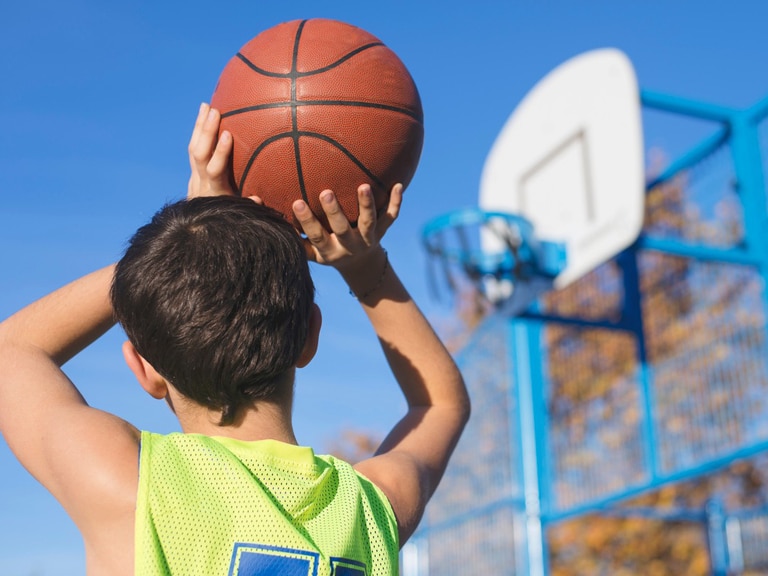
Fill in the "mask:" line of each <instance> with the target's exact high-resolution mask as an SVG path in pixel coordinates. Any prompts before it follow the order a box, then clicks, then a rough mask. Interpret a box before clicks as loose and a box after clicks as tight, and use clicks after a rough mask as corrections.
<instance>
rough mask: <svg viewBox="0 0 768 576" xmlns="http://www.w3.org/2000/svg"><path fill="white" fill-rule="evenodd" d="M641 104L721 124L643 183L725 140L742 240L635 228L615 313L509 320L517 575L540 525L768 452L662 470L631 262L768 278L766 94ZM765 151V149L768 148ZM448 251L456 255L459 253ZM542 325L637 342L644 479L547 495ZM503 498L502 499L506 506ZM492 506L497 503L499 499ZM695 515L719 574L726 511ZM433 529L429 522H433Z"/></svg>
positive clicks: (749, 448) (756, 445) (443, 221)
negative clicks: (737, 101) (737, 268)
mask: <svg viewBox="0 0 768 576" xmlns="http://www.w3.org/2000/svg"><path fill="white" fill-rule="evenodd" d="M640 98H641V102H642V105H643V106H644V107H646V108H652V109H656V110H661V111H666V112H670V113H672V114H679V115H684V116H688V117H692V118H698V119H702V120H708V121H712V122H715V123H717V124H718V125H719V126H718V127H717V128H716V129H715V130H714V132H713V134H712V135H711V136H709V137H707V138H705V139H704V140H702V141H701V142H700V143H699V144H697V145H696V146H694V147H693V148H691V149H690V150H689V151H688V152H687V153H686V154H684V155H683V156H682V157H680V158H678V159H677V160H675V161H674V162H673V163H672V164H671V165H670V166H669V167H668V168H667V169H666V170H664V171H663V172H662V173H661V174H659V175H658V176H657V177H655V178H654V179H653V180H651V181H649V182H648V183H647V188H648V189H650V188H652V187H654V186H657V185H659V184H661V183H664V182H666V181H668V180H670V179H671V178H673V177H674V176H675V175H676V174H678V173H679V172H680V171H681V170H685V169H687V168H689V167H691V166H693V165H695V164H697V163H698V162H700V161H701V160H702V159H704V158H706V157H708V156H709V155H710V154H712V153H713V152H714V151H716V150H718V149H719V148H720V147H722V146H723V145H724V144H726V143H727V144H728V145H729V146H730V150H731V154H732V162H733V166H734V170H735V173H736V175H737V179H738V188H737V192H738V194H739V196H740V199H741V202H742V204H743V213H744V241H743V242H742V243H741V245H738V246H735V247H733V248H718V247H714V246H704V245H700V244H695V243H692V242H684V241H680V240H673V239H669V238H659V237H653V236H651V235H648V234H643V235H641V237H640V238H638V240H637V242H636V243H635V244H634V245H633V246H630V247H629V248H627V249H626V250H624V251H623V252H622V253H621V254H619V255H618V256H617V258H616V263H617V265H618V267H619V269H620V270H621V273H622V282H623V289H624V301H623V308H622V310H621V315H620V318H619V319H618V320H617V321H608V320H588V319H584V318H579V317H561V316H557V315H555V314H552V313H546V312H542V311H541V310H539V309H538V308H537V307H536V306H533V307H532V308H531V309H529V310H527V311H526V312H525V313H523V314H521V315H517V316H514V317H510V318H509V319H508V326H507V335H506V337H507V345H508V350H509V355H510V357H511V359H512V367H511V370H512V381H513V382H514V384H513V385H512V386H511V388H510V391H509V393H510V394H512V395H513V398H512V400H513V401H512V403H511V405H512V406H513V410H514V411H515V413H514V414H510V422H514V423H516V426H515V427H514V428H512V429H511V430H510V434H513V435H517V439H515V440H516V441H518V442H519V446H520V462H518V463H513V465H514V464H516V465H519V466H520V473H521V477H520V479H521V482H522V485H523V489H524V494H523V496H524V498H523V501H522V502H520V501H518V500H517V499H511V500H510V502H512V503H513V504H516V505H517V506H519V507H520V508H521V513H522V516H523V518H524V526H525V534H526V542H525V543H524V545H521V543H519V542H516V544H515V545H516V546H517V554H516V558H517V566H516V573H520V574H529V575H530V576H546V575H547V574H549V566H548V558H547V557H548V551H547V539H546V530H547V526H548V525H550V524H552V523H555V522H560V521H563V520H565V519H569V518H573V517H576V516H579V515H582V514H585V513H590V512H596V511H601V510H606V509H609V508H610V507H611V506H612V505H614V504H617V503H619V502H622V501H626V500H628V499H630V498H632V497H635V496H638V495H640V494H642V493H645V492H648V491H652V490H655V489H658V488H660V487H661V486H663V485H666V484H669V483H673V482H678V481H683V480H688V479H692V478H696V477H699V476H702V475H706V474H709V473H712V472H715V471H717V470H720V469H722V468H723V467H725V466H726V465H728V464H729V463H731V462H732V461H734V460H736V459H740V458H746V457H749V456H753V455H755V454H758V453H761V452H765V451H768V439H765V440H761V441H756V442H752V443H749V444H746V445H742V446H740V447H739V448H738V449H735V450H731V451H730V452H729V453H727V454H722V455H718V456H717V457H712V458H709V459H708V460H706V461H703V462H698V463H697V464H696V465H694V466H688V467H686V468H685V469H676V470H675V471H673V472H665V471H664V470H663V467H662V465H661V460H660V454H659V440H658V438H657V423H656V422H655V421H654V417H655V412H656V410H655V406H656V398H655V397H654V394H655V388H654V385H653V381H654V373H653V367H652V366H651V365H650V364H649V362H648V356H647V345H646V341H645V330H644V326H643V315H642V306H641V304H642V303H641V292H640V274H639V269H638V253H639V251H641V250H643V251H648V250H652V251H660V252H664V253H667V254H671V255H678V256H683V257H686V258H690V259H693V260H696V261H702V262H708V261H713V262H722V263H731V264H739V265H744V266H749V267H752V268H755V269H757V270H758V271H759V272H760V274H761V275H762V277H763V279H764V280H765V281H766V285H768V200H767V199H766V177H765V174H764V173H763V170H764V165H763V161H762V158H761V153H760V140H759V137H760V135H759V132H758V126H757V123H758V122H760V121H763V120H765V119H766V117H768V98H765V99H764V100H762V101H761V102H759V103H757V104H756V105H755V106H753V107H751V108H749V109H747V110H736V109H731V108H728V107H724V106H716V105H711V104H706V103H702V102H697V101H693V100H687V99H683V98H678V97H675V96H669V95H665V94H659V93H656V92H650V91H641V93H640ZM766 153H768V151H766ZM471 212H473V211H464V214H463V215H461V214H453V215H448V216H445V217H441V218H438V219H435V220H434V221H432V222H430V223H429V224H428V225H427V227H425V231H424V238H425V241H426V238H427V237H429V235H430V234H434V233H435V232H436V231H437V230H439V229H441V228H445V227H446V226H452V225H457V224H460V223H461V222H460V220H461V219H462V218H464V219H467V218H478V217H480V216H478V214H480V212H479V211H475V212H477V213H476V214H475V215H474V216H472V215H471ZM451 257H457V258H459V259H461V258H463V257H464V256H462V255H458V256H457V255H452V256H451ZM762 305H763V311H764V314H765V317H766V318H768V289H766V290H764V291H763V293H762ZM548 323H560V324H566V325H575V326H580V327H584V328H604V329H609V330H616V331H620V332H624V333H629V334H631V335H632V336H633V338H634V341H635V343H636V357H637V359H638V374H637V382H638V385H639V401H640V405H641V412H642V415H641V416H642V420H641V436H642V439H643V441H642V447H643V450H644V463H645V470H646V475H645V476H644V478H643V479H642V481H640V482H637V483H635V484H634V485H631V486H624V487H623V488H622V489H619V490H617V491H615V492H612V493H604V494H602V495H601V496H599V497H597V498H592V499H590V500H589V501H588V502H582V503H580V504H578V505H571V506H568V507H560V508H558V507H557V505H556V504H554V498H553V496H554V495H553V483H552V481H553V475H552V473H551V472H552V471H551V466H552V462H551V459H550V450H549V443H550V437H549V430H550V422H549V412H548V402H547V401H548V395H549V393H550V391H549V388H550V385H549V383H548V381H547V375H546V374H545V372H544V362H545V356H544V352H545V351H543V350H542V348H541V341H542V331H543V330H544V327H545V326H546V325H547V324H548ZM766 357H768V349H766ZM508 503H509V502H507V504H508ZM496 504H498V503H496ZM696 518H697V519H699V520H702V521H706V522H707V525H708V527H709V535H710V549H711V553H712V569H713V574H714V575H715V576H724V575H725V574H726V573H727V572H728V569H729V558H728V550H727V542H726V541H725V521H726V514H725V511H724V510H723V508H722V504H720V503H719V501H717V500H713V501H712V502H711V503H710V506H709V507H708V509H707V511H706V513H705V514H703V515H697V516H696ZM436 528H437V527H430V528H428V529H436Z"/></svg>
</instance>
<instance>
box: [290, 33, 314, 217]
mask: <svg viewBox="0 0 768 576" xmlns="http://www.w3.org/2000/svg"><path fill="white" fill-rule="evenodd" d="M306 23H307V21H306V20H302V21H301V23H300V24H299V27H298V28H297V29H296V38H295V40H294V44H293V56H292V57H291V76H290V78H291V103H290V104H291V131H292V133H293V154H294V158H295V160H296V175H297V176H298V178H299V190H301V197H302V198H304V202H306V203H307V204H309V197H308V196H307V186H306V184H305V183H304V170H303V168H302V165H301V150H300V149H299V135H298V131H299V119H298V113H297V111H296V78H297V75H298V72H297V71H298V66H299V43H300V42H301V33H302V32H303V31H304V25H305V24H306Z"/></svg>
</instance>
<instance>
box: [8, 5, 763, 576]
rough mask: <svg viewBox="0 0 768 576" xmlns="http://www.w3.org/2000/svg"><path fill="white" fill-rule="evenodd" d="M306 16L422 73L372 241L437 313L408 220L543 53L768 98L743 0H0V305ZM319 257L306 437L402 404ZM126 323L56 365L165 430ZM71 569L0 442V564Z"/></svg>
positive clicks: (96, 262) (447, 200)
mask: <svg viewBox="0 0 768 576" xmlns="http://www.w3.org/2000/svg"><path fill="white" fill-rule="evenodd" d="M308 17H326V18H335V19H339V20H344V21H347V22H350V23H352V24H355V25H357V26H360V27H362V28H365V29H367V30H369V31H370V32H372V33H373V34H375V35H377V36H378V37H379V38H380V39H382V40H383V41H384V42H385V43H386V44H387V45H389V46H390V47H391V48H392V49H393V50H395V52H397V53H398V54H399V55H400V57H401V58H402V60H403V61H404V62H405V64H406V65H407V66H408V68H409V69H410V71H411V73H412V75H413V77H414V79H415V80H416V83H417V85H418V87H419V90H420V93H421V97H422V101H423V105H424V111H425V125H426V137H425V146H424V151H423V155H422V160H421V163H420V166H419V169H418V171H417V173H416V177H415V178H414V180H413V182H412V183H411V186H410V187H409V189H408V190H407V191H406V197H405V204H404V208H403V214H402V217H401V219H400V220H399V222H398V223H397V224H396V226H395V227H394V228H393V229H392V230H391V231H390V234H389V236H388V238H387V239H386V241H385V244H386V246H387V247H388V249H389V252H390V256H391V260H392V262H393V265H394V266H395V268H396V269H397V270H398V271H399V273H400V275H401V276H402V278H403V279H404V281H405V283H406V284H407V285H408V286H409V288H410V289H411V291H412V293H413V295H414V298H415V299H416V300H417V302H418V303H419V304H420V305H421V306H422V307H423V309H424V310H425V311H426V312H427V313H428V314H429V315H430V316H431V317H432V318H434V319H435V321H436V322H443V321H445V319H446V318H447V317H448V315H449V310H448V309H447V308H446V306H445V304H440V303H438V302H435V301H434V300H433V299H432V298H431V296H430V292H429V286H428V277H427V273H426V271H425V266H426V260H425V255H424V253H423V251H422V249H421V247H420V244H419V242H420V239H419V237H420V233H421V228H422V226H423V225H424V223H425V222H426V221H427V220H428V219H430V218H432V217H434V216H437V215H439V214H441V213H443V212H445V211H448V210H451V209H455V208H461V207H468V206H472V205H474V204H476V199H477V187H478V182H479V178H480V173H481V170H482V166H483V161H484V159H485V156H486V154H487V153H488V150H489V149H490V147H491V145H492V143H493V141H494V139H495V137H496V135H497V133H498V131H499V130H500V128H501V126H502V124H503V123H504V121H505V120H506V118H507V116H508V115H509V114H510V112H511V111H512V110H513V108H514V107H515V105H516V104H517V103H518V102H519V101H520V99H521V98H522V97H523V96H524V95H525V93H526V92H527V91H528V90H529V89H530V88H531V87H532V86H533V85H534V84H535V82H536V81H538V80H539V79H540V78H541V77H542V76H544V75H545V74H546V73H547V72H549V71H550V70H551V69H552V68H554V67H555V66H557V65H558V64H560V63H561V62H563V61H565V60H567V59H568V58H570V57H572V56H575V55H577V54H579V53H581V52H583V51H586V50H590V49H594V48H601V47H608V46H611V47H616V48H619V49H621V50H623V51H624V52H625V53H626V54H627V55H628V56H629V57H630V59H631V60H632V61H633V63H634V65H635V67H636V71H637V75H638V79H639V83H640V86H641V87H643V88H646V89H650V90H655V91H659V92H664V93H669V94H674V95H678V96H684V97H688V98H693V99H700V100H704V101H708V102H713V103H717V104H722V105H728V106H736V107H746V106H749V105H751V104H753V103H754V102H756V101H758V100H760V99H762V98H763V97H765V96H766V95H768V74H766V73H765V72H764V68H765V63H766V62H768V42H766V40H765V30H764V28H765V22H766V19H767V18H768V6H767V5H765V4H764V3H763V2H761V1H759V0H751V1H738V0H737V1H735V2H730V3H728V4H727V5H726V3H725V2H712V1H709V0H704V1H699V2H692V1H682V0H679V1H665V2H662V1H661V0H645V1H642V2H641V1H639V0H636V1H627V0H613V1H605V2H603V1H592V0H582V1H579V2H576V1H570V2H568V1H565V0H547V1H538V2H535V1H533V0H527V1H522V0H520V1H512V0H508V1H506V2H502V1H494V0H490V1H485V0H477V1H475V2H452V1H443V2H437V1H421V2H419V1H418V0H408V1H404V0H391V1H389V2H375V3H374V2H360V1H359V0H358V1H354V2H353V1H349V2H346V1H336V2H333V1H328V2H317V1H314V2H310V1H308V0H294V1H293V2H290V3H287V2H286V3H282V2H256V1H253V0H252V1H250V2H244V1H242V2H238V1H233V0H220V1H218V2H201V1H199V0H187V1H185V2H169V1H153V2H151V1H148V0H140V1H132V2H122V3H120V2H96V1H95V0H71V1H68V2H53V1H49V0H25V1H24V2H9V3H7V5H5V6H4V7H3V18H2V20H0V52H1V53H2V54H3V58H2V59H1V60H0V78H1V79H2V80H1V81H2V90H0V122H2V126H3V129H2V131H0V134H2V136H0V191H2V192H1V193H2V204H0V318H4V317H6V316H7V315H9V314H11V313H12V312H13V311H15V310H16V309H17V308H19V307H21V306H22V305H24V304H26V303H28V302H30V301H32V300H34V299H35V298H37V297H40V296H42V295H44V294H45V293H47V292H49V291H51V290H53V289H55V288H57V287H58V286H60V285H61V284H63V283H65V282H67V281H69V280H72V279H74V278H76V277H77V276H79V275H81V274H84V273H86V272H88V271H91V270H92V269H94V268H96V267H100V266H102V265H105V264H107V263H109V262H111V261H113V260H114V259H116V258H117V257H119V254H120V252H121V250H122V248H123V247H124V244H125V241H126V239H127V238H128V237H129V235H130V234H131V233H132V231H133V230H134V229H135V228H136V227H138V226H139V225H141V224H142V223H144V222H145V221H146V220H147V219H148V218H149V217H150V216H151V214H152V213H153V212H154V211H155V210H156V209H157V208H158V207H159V206H160V205H162V204H163V203H164V202H166V201H168V200H173V199H177V198H181V197H182V196H183V194H184V190H185V187H186V180H187V177H188V164H187V157H186V144H187V140H188V137H189V133H190V130H191V126H192V122H193V120H194V117H195V114H196V111H197V108H198V105H199V103H200V102H201V101H206V100H208V99H209V98H210V95H211V92H212V90H213V87H214V85H215V82H216V79H217V77H218V74H219V72H220V71H221V69H222V67H223V66H224V65H225V64H226V62H227V60H228V59H229V58H230V57H231V56H232V55H233V54H234V53H235V52H236V51H237V50H238V48H239V47H240V46H241V45H242V44H244V43H245V42H246V41H248V40H249V39H250V38H251V37H252V36H253V35H255V34H257V33H258V32H260V31H261V30H263V29H265V28H268V27H270V26H272V25H274V24H277V23H279V22H282V21H286V20H292V19H296V18H308ZM658 124H659V123H658V122H657V121H656V119H649V123H648V128H649V130H648V132H647V134H646V138H647V142H646V144H647V146H652V147H658V148H662V149H664V150H667V151H668V153H669V154H671V155H674V154H676V153H679V152H680V151H682V150H683V149H684V148H685V147H686V145H687V144H688V143H690V142H692V141H693V139H695V138H697V137H698V136H699V135H700V134H701V133H702V131H703V130H704V129H703V128H699V127H696V126H689V125H687V124H685V123H683V124H680V125H679V126H677V127H675V126H672V127H669V126H668V127H667V128H666V129H665V128H663V127H659V126H658ZM315 273H316V282H317V286H318V302H319V304H320V306H321V307H322V308H323V311H324V328H323V334H322V337H321V345H320V350H319V355H318V357H317V359H316V360H315V361H314V362H313V363H312V364H311V365H310V366H309V367H307V368H305V369H303V370H301V371H300V372H299V374H298V383H297V402H296V410H295V416H296V431H297V435H298V437H299V440H300V441H301V442H303V443H306V444H310V445H313V446H315V447H317V448H318V449H320V450H322V449H323V447H324V446H326V445H328V443H329V442H330V441H331V440H332V439H333V438H334V437H335V436H337V435H338V433H339V431H340V430H342V429H345V428H358V429H363V430H368V431H371V432H374V433H379V434H383V433H384V432H385V431H386V430H387V427H388V426H389V425H391V424H392V423H393V422H394V421H395V419H396V418H397V417H398V415H399V413H400V411H401V410H402V408H403V404H402V402H401V400H400V396H399V393H398V392H397V390H396V386H395V384H394V383H393V382H392V381H391V378H390V377H389V374H388V371H387V368H386V365H385V364H384V362H383V359H382V357H381V354H380V352H379V350H378V347H377V343H376V341H375V338H374V337H373V334H372V331H371V330H370V328H369V327H368V326H367V324H366V322H365V320H364V318H363V316H362V314H361V313H360V311H359V310H358V308H357V304H356V302H355V301H354V300H353V299H352V298H351V297H350V296H349V295H348V294H347V292H346V290H345V289H344V287H343V286H342V285H341V283H340V282H339V280H338V279H337V278H336V276H335V274H334V273H333V272H332V271H328V270H325V269H318V268H315ZM122 338H123V336H122V334H121V332H120V331H119V330H118V329H115V330H113V331H111V332H110V333H109V334H108V335H107V336H106V337H105V338H104V339H102V340H101V341H100V342H99V343H98V344H96V345H95V346H94V347H93V348H92V349H90V350H89V351H87V353H85V354H83V355H82V356H81V357H79V358H77V359H75V360H74V361H72V362H71V363H70V364H69V365H68V366H67V371H68V373H69V374H70V377H71V378H72V379H73V380H74V381H75V382H76V383H77V384H78V385H79V386H80V388H81V390H82V392H83V393H84V395H85V396H86V398H87V399H88V401H89V402H90V403H91V404H92V405H94V406H98V407H100V408H104V409H106V410H111V411H114V412H116V413H117V414H119V415H120V416H122V417H124V418H126V419H128V420H130V421H132V422H133V423H134V424H136V425H137V426H139V427H141V428H149V429H152V430H155V431H159V432H167V431H172V430H175V429H176V426H175V422H174V420H173V418H172V415H171V414H170V413H169V412H168V411H167V409H166V407H165V406H164V405H163V404H162V403H159V402H156V401H153V400H151V399H150V398H149V397H148V396H146V395H145V394H144V393H143V392H141V391H140V389H139V388H138V386H137V385H135V384H134V381H133V378H132V376H131V375H130V373H129V371H128V369H127V368H125V367H124V365H123V361H122V358H121V355H120V349H119V345H120V343H121V341H122ZM0 385H2V383H0ZM475 416H476V417H482V415H475ZM62 433H66V431H62ZM83 573H84V560H83V553H82V549H81V543H80V539H79V536H78V534H77V532H76V530H75V529H74V526H73V525H72V524H71V522H70V521H69V520H68V519H67V518H66V516H65V515H64V513H63V512H62V511H61V509H60V508H59V507H58V505H57V503H56V502H55V501H54V500H53V499H52V498H51V497H50V496H48V495H47V493H46V492H45V491H43V490H42V488H40V487H39V486H38V485H37V484H36V482H35V481H34V480H32V479H31V478H30V477H29V476H28V475H27V474H26V472H25V471H24V470H23V469H22V468H21V467H20V466H19V465H18V464H17V463H16V461H15V460H14V459H13V457H12V456H11V454H10V453H9V451H8V450H7V448H6V447H5V445H4V444H3V443H1V442H0V574H2V575H3V576H32V575H36V576H43V575H48V574H57V575H58V576H69V575H73V576H74V575H77V574H83Z"/></svg>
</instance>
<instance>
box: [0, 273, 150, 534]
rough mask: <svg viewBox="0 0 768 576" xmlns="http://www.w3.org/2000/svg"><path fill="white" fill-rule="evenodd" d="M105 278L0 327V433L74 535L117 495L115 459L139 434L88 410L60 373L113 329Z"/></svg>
mask: <svg viewBox="0 0 768 576" xmlns="http://www.w3.org/2000/svg"><path fill="white" fill-rule="evenodd" d="M112 270H113V267H112V266H108V267H106V268H102V269H101V270H97V271H96V272H92V273H91V274H88V275H86V276H83V277H82V278H80V279H78V280H75V281H74V282H72V283H70V284H67V285H66V286H64V287H62V288H59V289H58V290H56V291H55V292H52V293H51V294H49V295H47V296H45V297H43V298H41V299H40V300H38V301H36V302H34V303H32V304H30V305H29V306H27V307H26V308H23V309H22V310H20V311H19V312H17V313H16V314H14V315H13V316H11V317H10V318H8V319H7V320H5V321H4V322H2V323H1V324H0V432H2V434H3V436H4V438H5V440H6V442H7V443H8V445H9V447H10V448H11V450H12V451H13V452H14V454H15V455H16V457H17V458H18V459H19V461H20V462H21V463H22V464H23V465H24V467H25V468H27V470H29V472H30V473H31V474H32V475H33V476H35V478H37V479H38V481H39V482H40V483H42V484H43V485H44V486H45V487H46V488H48V489H49V490H50V491H51V493H52V494H53V495H54V496H55V497H56V498H57V499H58V500H59V501H60V502H61V503H62V505H63V506H64V507H65V508H66V509H67V511H68V512H69V513H70V515H71V516H72V518H73V520H75V522H76V523H78V524H79V525H80V527H81V529H82V528H83V527H84V525H86V524H88V518H86V517H85V514H87V512H86V511H88V510H90V509H93V506H90V505H89V504H88V499H89V498H91V497H93V496H94V494H96V493H98V491H99V490H106V491H112V490H120V489H122V487H117V486H115V485H114V484H112V485H110V483H111V482H114V480H115V479H119V478H120V477H121V476H122V475H121V473H120V472H121V470H120V469H119V467H120V466H122V464H120V462H121V460H120V459H119V456H120V455H121V454H122V455H124V454H125V453H126V451H129V452H130V451H132V452H137V451H138V432H137V431H136V430H135V429H134V428H133V427H132V426H130V425H128V424H127V423H126V422H124V421H122V420H120V419H119V418H116V417H115V416H112V415H110V414H107V413H105V412H102V411H99V410H96V409H93V408H90V407H89V406H88V405H87V403H86V402H85V400H84V399H83V397H82V396H81V394H80V392H79V391H78V390H77V388H76V387H75V385H74V384H73V383H72V382H71V381H70V380H69V378H67V376H66V375H65V374H64V372H62V370H61V368H60V367H61V365H62V364H64V363H65V362H66V361H67V360H69V359H70V358H71V357H73V356H74V355H75V354H77V353H78V352H80V351H81V350H82V349H83V348H85V347H86V346H88V345H89V344H90V343H91V342H93V341H94V340H96V339H97V338H98V337H100V336H101V335H102V334H103V333H104V332H106V331H107V330H108V329H109V328H110V327H111V326H112V325H113V323H114V321H113V319H112V307H111V305H110V302H109V287H110V284H111V280H112ZM124 462H125V463H130V462H131V461H130V460H129V459H128V458H125V459H124ZM133 467H134V468H136V465H135V464H133ZM125 477H127V478H130V476H129V475H126V476H125ZM105 482H106V484H105Z"/></svg>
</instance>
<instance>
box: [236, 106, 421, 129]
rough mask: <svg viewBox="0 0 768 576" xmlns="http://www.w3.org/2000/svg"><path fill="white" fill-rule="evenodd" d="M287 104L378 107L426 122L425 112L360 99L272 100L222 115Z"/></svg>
mask: <svg viewBox="0 0 768 576" xmlns="http://www.w3.org/2000/svg"><path fill="white" fill-rule="evenodd" d="M287 106H294V107H299V106H353V107H358V108H376V109H378V110H389V111H390V112H397V113H398V114H404V115H405V116H409V117H411V118H413V119H414V120H416V121H417V122H419V124H423V123H424V115H423V114H417V113H416V112H414V111H413V110H409V109H408V108H402V107H400V106H391V105H389V104H380V103H378V102H364V101H359V100H299V101H297V102H270V103H269V104H258V105H256V106H246V107H244V108H238V109H236V110H230V111H229V112H224V113H223V114H222V115H221V117H222V118H227V117H229V116H235V115H236V114H243V113H245V112H255V111H257V110H267V109H270V108H285V107H287Z"/></svg>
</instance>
